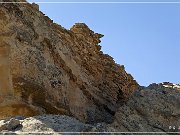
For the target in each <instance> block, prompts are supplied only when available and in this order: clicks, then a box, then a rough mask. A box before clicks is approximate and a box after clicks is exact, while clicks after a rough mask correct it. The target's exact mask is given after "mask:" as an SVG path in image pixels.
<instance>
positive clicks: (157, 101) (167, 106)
mask: <svg viewBox="0 0 180 135" xmlns="http://www.w3.org/2000/svg"><path fill="white" fill-rule="evenodd" d="M179 125H180V85H178V84H173V83H168V82H166V83H160V84H155V83H154V84H151V85H149V86H148V87H141V88H140V89H139V90H138V91H135V92H134V94H133V96H132V97H131V98H130V100H129V101H128V102H127V103H125V104H124V105H123V106H121V107H120V108H119V109H118V112H117V113H116V118H115V120H114V122H113V124H112V126H113V127H114V128H116V130H117V131H122V132H179V131H180V126H179Z"/></svg>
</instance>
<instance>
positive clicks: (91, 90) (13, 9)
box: [0, 0, 138, 123]
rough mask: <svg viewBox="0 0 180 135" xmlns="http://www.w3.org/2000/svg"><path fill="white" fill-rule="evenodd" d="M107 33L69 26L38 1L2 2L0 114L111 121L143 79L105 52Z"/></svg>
mask: <svg viewBox="0 0 180 135" xmlns="http://www.w3.org/2000/svg"><path fill="white" fill-rule="evenodd" d="M1 1H5V0H1ZM10 1H19V0H10ZM102 36H103V35H101V34H98V33H94V32H93V31H92V30H90V29H89V28H88V26H87V25H85V24H83V23H77V24H75V25H74V26H73V27H72V28H71V29H70V30H66V29H64V28H63V27H61V26H60V25H57V24H55V23H53V21H52V20H50V19H49V18H48V17H47V16H45V15H44V14H43V13H42V12H40V11H39V8H38V6H37V5H36V4H32V5H31V4H29V3H23V4H22V3H21V4H20V3H1V4H0V118H4V117H9V116H14V115H24V116H34V115H38V114H44V113H47V114H66V115H70V116H74V117H75V118H78V119H79V120H81V121H86V122H89V123H92V122H100V121H105V122H111V121H112V118H113V115H114V114H115V112H116V111H117V108H118V106H120V105H121V103H122V102H123V101H125V100H127V99H128V98H129V96H130V95H131V93H132V92H133V91H134V90H135V89H136V88H137V86H138V84H137V83H136V81H135V80H133V77H132V76H131V75H130V74H127V73H126V71H125V70H124V66H123V65H118V64H115V62H114V60H113V58H112V57H110V56H108V55H106V54H103V53H102V51H101V47H100V45H99V43H100V38H101V37H102Z"/></svg>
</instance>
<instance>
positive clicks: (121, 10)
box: [31, 0, 180, 86]
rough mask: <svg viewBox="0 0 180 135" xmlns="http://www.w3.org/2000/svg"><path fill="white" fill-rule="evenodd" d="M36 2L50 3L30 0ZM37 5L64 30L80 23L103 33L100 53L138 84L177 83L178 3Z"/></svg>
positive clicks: (179, 69) (179, 78)
mask: <svg viewBox="0 0 180 135" xmlns="http://www.w3.org/2000/svg"><path fill="white" fill-rule="evenodd" d="M31 1H33V0H31ZM37 1H38V2H43V1H46V2H50V0H49V1H48V0H34V2H37ZM53 1H54V2H56V1H62V0H53ZM64 1H65V0H64ZM69 1H72V2H75V1H82V0H69ZM89 1H95V0H89ZM96 1H97V0H96ZM99 1H107V0H99ZM109 1H110V0H109ZM113 1H121V0H113ZM129 1H130V0H129ZM131 1H133V2H135V1H137V0H131ZM139 1H142V0H139ZM146 1H147V0H144V1H143V2H146ZM149 1H150V2H152V1H155V0H149ZM156 1H157V0H156ZM158 1H159V2H163V1H164V2H168V0H158ZM173 1H174V2H177V1H178V0H173ZM169 2H172V1H170V0H169ZM179 2H180V1H179ZM39 5H40V10H41V11H43V12H44V13H45V14H46V15H47V16H49V17H50V18H51V19H53V20H54V22H56V23H58V24H60V25H62V26H63V27H65V28H67V29H69V28H70V27H71V26H72V25H73V24H74V23H76V22H84V23H86V24H87V25H88V26H89V27H90V28H91V29H92V30H93V31H95V32H98V33H102V34H104V35H105V36H104V37H103V38H102V43H101V46H102V50H103V52H104V53H107V54H109V55H111V56H112V57H113V58H114V60H115V61H116V63H118V64H123V65H125V69H126V71H127V72H128V73H130V74H132V76H133V77H134V78H135V79H136V80H137V82H138V83H139V84H140V85H145V86H147V85H149V84H150V83H153V82H156V83H159V82H165V81H168V82H173V83H180V3H179V4H163V3H161V4H45V3H41V4H39Z"/></svg>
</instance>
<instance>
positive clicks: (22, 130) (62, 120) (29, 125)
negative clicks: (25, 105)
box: [0, 115, 114, 135]
mask: <svg viewBox="0 0 180 135" xmlns="http://www.w3.org/2000/svg"><path fill="white" fill-rule="evenodd" d="M13 119H15V118H13ZM15 120H16V121H19V123H20V124H18V126H16V127H14V128H11V129H7V128H6V130H5V129H4V130H3V131H2V132H3V133H4V132H7V133H14V134H28V132H29V133H33V134H38V133H42V132H43V134H53V135H58V134H61V133H62V132H69V133H70V132H73V133H74V132H108V131H113V130H114V129H113V128H112V127H108V126H107V125H106V124H104V123H97V124H94V125H90V124H84V123H82V122H80V121H78V120H76V119H75V118H72V117H68V116H64V115H41V116H34V117H29V118H24V119H21V120H18V119H15ZM10 121H11V120H10ZM0 122H1V121H0ZM8 122H9V121H8V120H7V123H8ZM9 123H10V122H9ZM6 125H7V126H9V127H12V126H11V125H8V124H6ZM58 132H61V133H58ZM70 134H72V133H70Z"/></svg>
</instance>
